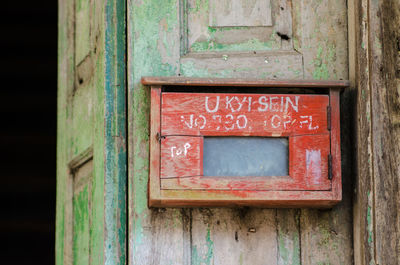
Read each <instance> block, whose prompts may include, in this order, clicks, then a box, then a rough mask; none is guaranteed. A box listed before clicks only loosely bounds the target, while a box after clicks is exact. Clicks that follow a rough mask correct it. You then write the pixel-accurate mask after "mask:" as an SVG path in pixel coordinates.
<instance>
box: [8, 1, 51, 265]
mask: <svg viewBox="0 0 400 265" xmlns="http://www.w3.org/2000/svg"><path fill="white" fill-rule="evenodd" d="M1 11H2V12H1V15H0V21H1V33H2V34H1V41H0V48H1V56H0V58H1V60H0V61H1V63H0V65H1V66H0V67H1V76H2V78H1V89H0V102H1V104H0V115H1V116H0V117H1V126H0V128H1V130H0V135H1V136H0V150H1V152H0V161H1V162H0V165H1V167H0V170H1V171H0V172H1V174H0V176H1V189H2V191H1V192H0V203H1V205H2V206H1V211H0V216H1V217H0V223H1V224H0V238H1V240H2V243H3V244H2V245H3V246H4V247H2V254H1V264H4V265H8V264H19V265H22V264H43V265H45V264H54V263H55V261H54V259H55V258H54V245H55V198H56V118H57V109H56V108H57V13H58V11H57V0H40V1H29V0H22V1H4V3H2V7H1Z"/></svg>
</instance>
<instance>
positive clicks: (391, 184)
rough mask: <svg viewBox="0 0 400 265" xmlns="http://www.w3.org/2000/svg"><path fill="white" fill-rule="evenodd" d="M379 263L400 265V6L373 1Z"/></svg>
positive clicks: (376, 207)
mask: <svg viewBox="0 0 400 265" xmlns="http://www.w3.org/2000/svg"><path fill="white" fill-rule="evenodd" d="M370 2H371V3H370V5H371V6H370V12H371V14H370V23H371V34H370V41H371V51H372V52H371V56H372V58H374V59H373V60H371V64H372V67H371V70H372V76H371V84H372V86H371V89H372V109H373V116H372V125H373V129H374V131H373V148H374V179H375V205H374V207H375V215H376V216H375V222H376V228H375V229H376V231H375V235H376V236H375V237H376V238H375V240H376V256H377V258H376V263H377V264H388V265H392V264H393V265H394V264H400V194H399V190H400V144H399V143H400V141H399V140H400V127H399V124H400V111H399V110H400V96H399V92H400V74H399V73H400V60H399V58H400V30H399V25H400V2H399V1H393V0H391V1H370Z"/></svg>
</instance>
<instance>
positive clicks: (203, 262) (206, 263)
mask: <svg viewBox="0 0 400 265" xmlns="http://www.w3.org/2000/svg"><path fill="white" fill-rule="evenodd" d="M205 247H206V248H207V252H206V253H204V255H201V254H200V253H199V251H198V250H197V246H193V248H192V262H191V264H192V265H210V264H212V263H211V261H212V258H213V254H214V242H213V241H212V240H211V232H210V228H208V229H207V235H206V244H205Z"/></svg>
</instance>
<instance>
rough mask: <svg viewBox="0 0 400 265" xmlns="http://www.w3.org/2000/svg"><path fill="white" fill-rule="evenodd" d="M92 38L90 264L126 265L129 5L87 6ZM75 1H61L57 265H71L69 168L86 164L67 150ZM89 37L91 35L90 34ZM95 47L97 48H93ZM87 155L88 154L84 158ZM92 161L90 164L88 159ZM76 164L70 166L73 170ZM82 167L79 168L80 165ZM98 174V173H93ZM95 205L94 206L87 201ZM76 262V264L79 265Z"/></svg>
mask: <svg viewBox="0 0 400 265" xmlns="http://www.w3.org/2000/svg"><path fill="white" fill-rule="evenodd" d="M88 3H89V5H90V11H91V12H90V17H87V18H85V19H87V20H88V24H89V25H90V27H91V29H94V30H92V32H91V33H90V34H91V37H93V39H91V40H90V44H91V45H93V47H92V46H91V50H90V52H89V55H88V56H87V57H89V56H92V55H93V57H95V58H96V60H94V62H93V64H94V66H93V69H94V70H93V73H92V76H90V78H93V79H95V81H93V93H92V94H90V95H91V96H93V97H94V99H93V102H94V105H95V106H93V109H94V111H93V113H94V116H95V118H94V119H95V122H94V123H93V124H88V125H87V126H89V128H90V129H91V130H92V132H93V139H92V143H91V146H90V148H89V149H88V150H87V152H86V153H87V154H88V157H92V158H93V165H94V166H93V172H94V173H93V175H94V176H93V179H94V185H93V189H95V191H94V192H93V194H95V196H94V197H93V202H94V203H93V204H95V205H96V209H95V210H93V211H90V213H88V215H90V218H91V220H93V223H91V224H90V239H89V242H90V243H89V248H90V250H89V255H90V257H88V259H89V262H91V263H93V264H126V263H127V261H126V253H127V247H126V245H127V243H126V235H127V228H126V223H127V217H126V213H127V206H126V190H127V172H128V171H127V166H126V165H127V148H126V146H127V143H126V124H127V113H126V57H125V55H126V45H125V43H126V30H125V29H126V1H125V0H101V1H93V0H91V1H88ZM75 16H76V1H75V0H59V1H58V23H59V24H58V29H59V30H58V110H57V115H58V122H57V132H58V136H57V205H56V207H57V213H56V228H57V229H56V246H55V253H56V264H58V265H61V264H68V265H69V264H73V263H74V257H73V251H72V242H73V230H72V229H73V219H72V215H73V213H72V210H71V204H72V196H71V192H72V191H71V174H70V173H71V172H70V171H71V170H70V169H71V166H74V165H75V164H74V163H73V162H76V161H78V164H79V161H84V160H85V159H86V158H85V157H83V159H81V160H79V158H80V157H81V156H79V155H78V157H76V158H78V160H76V159H75V160H74V158H71V157H70V156H71V154H69V153H68V151H67V150H68V146H69V145H70V143H71V139H70V138H69V135H68V129H69V127H70V123H69V121H70V119H71V117H70V114H68V110H67V108H68V105H69V103H68V97H71V95H69V94H68V93H70V92H69V91H74V89H75V86H76V83H77V82H76V80H77V79H78V78H77V75H78V74H77V72H78V69H77V68H78V66H77V65H76V64H77V62H75V52H76V49H75V24H76V18H75ZM88 34H89V33H88ZM92 42H93V43H92ZM81 154H85V152H81ZM89 159H91V158H89ZM71 162H72V164H71ZM78 166H79V165H78ZM95 171H96V172H95ZM89 203H91V201H89ZM75 262H76V261H75Z"/></svg>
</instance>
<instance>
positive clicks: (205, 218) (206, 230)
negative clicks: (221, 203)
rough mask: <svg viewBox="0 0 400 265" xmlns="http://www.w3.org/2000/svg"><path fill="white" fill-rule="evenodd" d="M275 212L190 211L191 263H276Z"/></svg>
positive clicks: (259, 264)
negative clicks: (191, 216) (191, 212)
mask: <svg viewBox="0 0 400 265" xmlns="http://www.w3.org/2000/svg"><path fill="white" fill-rule="evenodd" d="M274 224H275V210H271V209H264V210H263V209H250V208H242V209H207V208H200V209H194V210H193V221H192V253H191V254H192V264H193V265H194V264H207V265H209V264H215V265H223V264H254V265H261V264H271V265H274V264H275V265H276V264H277V258H276V257H277V255H276V254H277V244H276V238H277V234H276V233H277V230H276V226H275V225H274Z"/></svg>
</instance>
